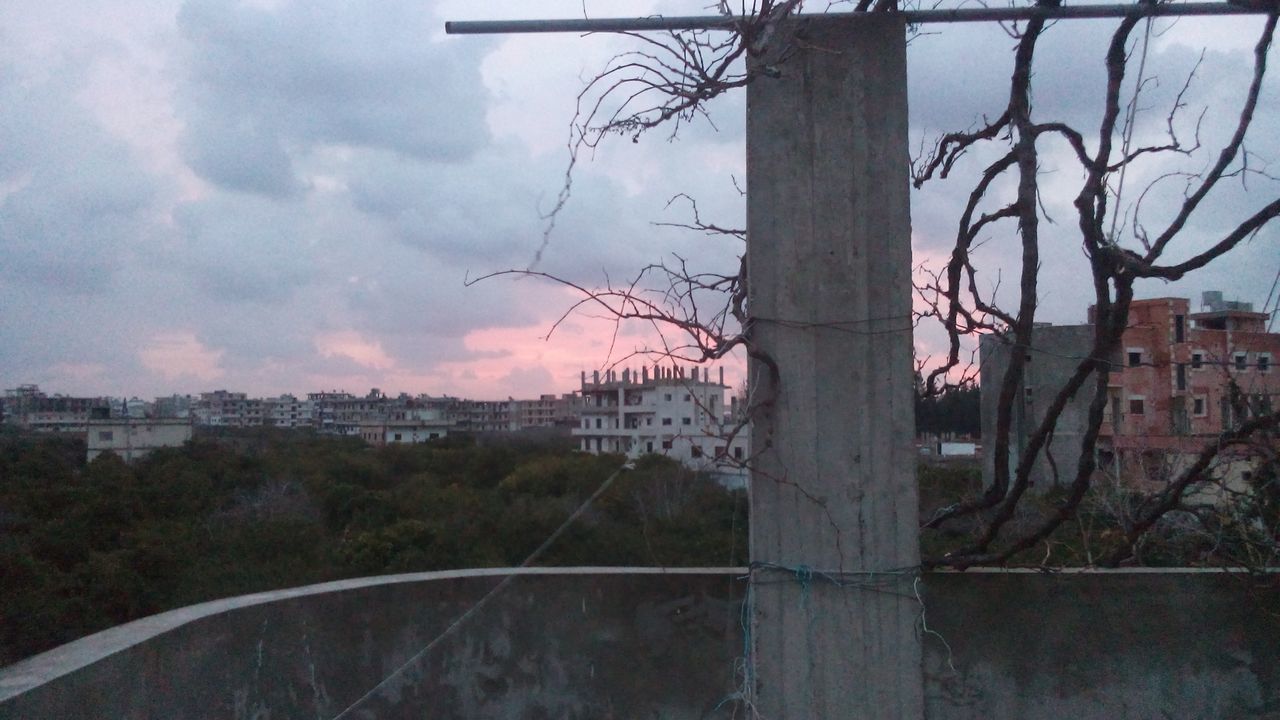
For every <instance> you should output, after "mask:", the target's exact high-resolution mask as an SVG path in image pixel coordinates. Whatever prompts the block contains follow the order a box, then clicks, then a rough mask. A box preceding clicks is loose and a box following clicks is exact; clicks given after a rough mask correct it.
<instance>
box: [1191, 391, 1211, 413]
mask: <svg viewBox="0 0 1280 720" xmlns="http://www.w3.org/2000/svg"><path fill="white" fill-rule="evenodd" d="M1208 409H1209V404H1208V403H1207V402H1205V399H1204V396H1203V395H1197V396H1195V397H1194V398H1192V399H1191V414H1192V415H1194V416H1196V417H1204V416H1205V415H1207V414H1208Z"/></svg>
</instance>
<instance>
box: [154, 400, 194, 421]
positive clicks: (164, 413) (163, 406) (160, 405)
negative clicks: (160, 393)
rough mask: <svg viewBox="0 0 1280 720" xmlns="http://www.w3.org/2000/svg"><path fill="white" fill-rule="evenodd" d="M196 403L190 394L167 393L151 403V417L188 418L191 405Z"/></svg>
mask: <svg viewBox="0 0 1280 720" xmlns="http://www.w3.org/2000/svg"><path fill="white" fill-rule="evenodd" d="M195 403H196V400H195V398H193V397H191V396H190V395H169V396H167V397H158V398H156V399H155V402H153V403H152V404H151V408H152V417H157V418H189V417H191V406H192V405H194V404H195Z"/></svg>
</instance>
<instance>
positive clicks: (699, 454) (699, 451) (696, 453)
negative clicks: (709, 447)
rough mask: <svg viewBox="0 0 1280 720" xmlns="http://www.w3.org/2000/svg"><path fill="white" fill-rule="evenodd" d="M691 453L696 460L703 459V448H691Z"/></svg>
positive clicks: (698, 446) (697, 446) (695, 446)
mask: <svg viewBox="0 0 1280 720" xmlns="http://www.w3.org/2000/svg"><path fill="white" fill-rule="evenodd" d="M689 452H690V453H691V454H692V455H693V456H694V457H696V458H700V457H702V446H700V445H694V446H692V447H690V448H689Z"/></svg>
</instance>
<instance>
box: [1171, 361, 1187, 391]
mask: <svg viewBox="0 0 1280 720" xmlns="http://www.w3.org/2000/svg"><path fill="white" fill-rule="evenodd" d="M1173 370H1174V386H1175V387H1177V389H1179V390H1186V389H1187V366H1186V365H1184V364H1182V363H1178V364H1177V366H1175V367H1174V369H1173Z"/></svg>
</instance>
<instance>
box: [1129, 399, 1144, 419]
mask: <svg viewBox="0 0 1280 720" xmlns="http://www.w3.org/2000/svg"><path fill="white" fill-rule="evenodd" d="M1145 401H1146V398H1144V397H1140V396H1137V395H1132V396H1130V397H1129V414H1130V415H1142V414H1143V412H1144V409H1145V408H1144V404H1145Z"/></svg>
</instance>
